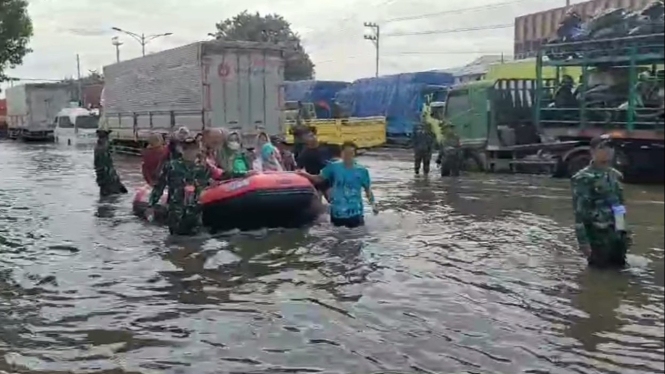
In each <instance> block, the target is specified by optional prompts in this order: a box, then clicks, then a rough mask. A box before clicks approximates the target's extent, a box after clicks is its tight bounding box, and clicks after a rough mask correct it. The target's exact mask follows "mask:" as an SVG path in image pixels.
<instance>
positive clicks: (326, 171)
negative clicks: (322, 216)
mask: <svg viewBox="0 0 665 374" xmlns="http://www.w3.org/2000/svg"><path fill="white" fill-rule="evenodd" d="M321 176H322V177H323V178H324V179H325V180H326V181H328V182H329V183H330V184H331V187H332V188H331V192H330V197H331V202H330V215H331V216H333V217H335V218H351V217H358V216H362V215H363V210H364V207H363V198H362V192H363V189H364V188H369V187H370V184H371V181H370V177H369V172H368V171H367V169H366V168H364V167H363V166H360V165H358V164H354V165H353V166H352V167H346V166H345V165H344V163H343V162H341V161H337V162H332V163H330V164H328V165H327V166H326V167H325V168H323V170H321Z"/></svg>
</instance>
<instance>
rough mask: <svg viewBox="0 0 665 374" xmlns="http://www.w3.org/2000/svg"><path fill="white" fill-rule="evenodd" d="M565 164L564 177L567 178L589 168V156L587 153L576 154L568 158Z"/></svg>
mask: <svg viewBox="0 0 665 374" xmlns="http://www.w3.org/2000/svg"><path fill="white" fill-rule="evenodd" d="M565 162H566V176H567V177H568V178H570V177H572V176H573V175H575V174H577V172H578V171H580V170H582V169H584V168H585V167H587V166H589V163H591V155H590V154H589V153H588V152H576V153H573V154H572V155H570V156H569V157H568V159H567V160H566V161H565Z"/></svg>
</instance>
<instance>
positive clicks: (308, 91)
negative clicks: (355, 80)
mask: <svg viewBox="0 0 665 374" xmlns="http://www.w3.org/2000/svg"><path fill="white" fill-rule="evenodd" d="M349 84H350V83H349V82H340V81H315V80H305V81H293V82H285V83H284V96H285V97H286V101H302V102H303V103H314V104H315V110H316V118H329V117H330V113H331V109H332V107H333V103H334V102H335V95H337V92H339V91H340V90H342V89H344V88H346V87H348V86H349Z"/></svg>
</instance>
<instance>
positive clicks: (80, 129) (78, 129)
mask: <svg viewBox="0 0 665 374" xmlns="http://www.w3.org/2000/svg"><path fill="white" fill-rule="evenodd" d="M98 126H99V114H98V113H96V112H95V111H90V110H87V109H84V108H65V109H63V110H61V111H60V112H59V113H58V115H57V116H56V117H55V132H54V135H55V141H56V142H58V143H60V144H66V145H93V144H95V143H96V141H97V128H98Z"/></svg>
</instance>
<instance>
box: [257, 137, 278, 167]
mask: <svg viewBox="0 0 665 374" xmlns="http://www.w3.org/2000/svg"><path fill="white" fill-rule="evenodd" d="M255 155H256V156H255V157H256V162H254V165H255V167H254V170H256V171H283V170H284V168H282V160H281V157H280V154H279V151H278V150H277V148H276V147H275V146H274V145H273V144H272V142H270V138H269V137H268V134H266V133H265V132H261V133H259V135H258V136H257V137H256V150H255Z"/></svg>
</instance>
